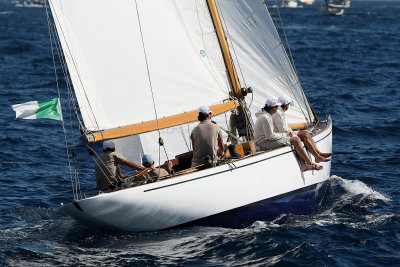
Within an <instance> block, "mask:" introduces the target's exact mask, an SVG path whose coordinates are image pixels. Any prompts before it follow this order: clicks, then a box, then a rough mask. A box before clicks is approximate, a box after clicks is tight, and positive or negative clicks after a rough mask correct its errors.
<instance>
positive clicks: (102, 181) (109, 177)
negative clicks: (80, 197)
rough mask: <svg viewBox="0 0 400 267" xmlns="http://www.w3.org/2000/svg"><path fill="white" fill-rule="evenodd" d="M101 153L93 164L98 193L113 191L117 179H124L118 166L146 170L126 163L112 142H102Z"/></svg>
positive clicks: (132, 163) (140, 166) (131, 163)
mask: <svg viewBox="0 0 400 267" xmlns="http://www.w3.org/2000/svg"><path fill="white" fill-rule="evenodd" d="M103 152H104V153H103V154H101V155H100V156H99V157H98V158H97V159H96V162H95V171H96V183H97V188H98V189H99V190H100V191H106V190H112V189H115V186H116V185H117V183H118V181H119V179H120V178H122V179H123V178H125V176H124V175H123V174H122V172H121V169H120V166H119V165H123V166H125V167H128V168H131V169H133V170H138V171H140V170H145V169H146V168H145V167H143V166H142V165H140V164H137V163H135V162H131V161H128V160H126V159H125V157H124V156H122V155H121V154H119V153H116V152H115V144H114V141H113V140H107V141H104V142H103Z"/></svg>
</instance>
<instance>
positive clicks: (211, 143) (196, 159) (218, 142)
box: [190, 106, 225, 167]
mask: <svg viewBox="0 0 400 267" xmlns="http://www.w3.org/2000/svg"><path fill="white" fill-rule="evenodd" d="M211 114H212V111H211V110H210V109H209V108H208V107H207V106H201V107H199V116H198V119H199V121H200V123H199V124H198V125H197V126H196V127H195V128H194V129H193V131H192V133H191V135H190V139H191V140H192V145H193V158H192V167H195V166H198V165H202V164H205V163H208V161H207V160H206V158H207V156H209V157H210V158H211V162H212V163H216V162H217V161H218V155H220V156H223V155H224V148H225V146H224V141H223V139H222V132H221V129H220V128H219V127H218V125H216V124H215V123H213V122H211Z"/></svg>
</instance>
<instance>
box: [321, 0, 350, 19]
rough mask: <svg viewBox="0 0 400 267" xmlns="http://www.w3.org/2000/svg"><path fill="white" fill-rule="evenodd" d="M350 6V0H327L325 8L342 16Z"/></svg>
mask: <svg viewBox="0 0 400 267" xmlns="http://www.w3.org/2000/svg"><path fill="white" fill-rule="evenodd" d="M349 7H350V0H325V8H326V11H328V12H329V14H332V15H335V16H341V15H343V13H344V10H345V9H346V8H349Z"/></svg>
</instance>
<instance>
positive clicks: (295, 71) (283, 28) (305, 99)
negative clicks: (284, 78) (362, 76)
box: [264, 0, 312, 122]
mask: <svg viewBox="0 0 400 267" xmlns="http://www.w3.org/2000/svg"><path fill="white" fill-rule="evenodd" d="M264 3H265V6H266V9H267V12H268V13H270V12H269V10H268V3H267V2H266V0H264ZM274 3H275V6H276V11H277V13H278V17H279V21H280V23H281V27H282V31H283V34H284V36H285V41H286V45H287V47H288V50H289V55H290V57H289V56H288V55H287V52H286V49H284V48H283V49H284V51H285V54H286V56H287V57H288V58H289V62H290V64H291V66H292V69H293V71H294V73H295V74H296V79H297V83H298V85H299V87H300V89H301V92H302V97H303V101H304V103H305V104H306V107H307V104H308V106H309V105H310V104H309V103H308V100H307V98H306V96H305V93H304V89H303V87H302V85H301V83H300V79H299V75H298V73H297V69H296V66H295V64H294V59H293V55H292V51H291V49H290V45H289V41H288V39H287V36H286V31H285V27H284V26H283V21H282V18H281V14H280V12H279V8H278V4H277V3H276V0H274ZM272 22H273V21H272ZM273 24H274V26H275V23H274V22H273ZM275 31H276V33H277V34H278V36H279V33H278V30H277V29H276V26H275ZM300 110H301V112H302V113H303V115H304V117H306V115H305V114H304V111H303V109H302V108H301V107H300ZM307 113H308V119H309V120H310V122H311V121H312V119H311V118H312V117H311V114H310V108H307ZM306 118H307V117H306Z"/></svg>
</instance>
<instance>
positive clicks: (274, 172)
mask: <svg viewBox="0 0 400 267" xmlns="http://www.w3.org/2000/svg"><path fill="white" fill-rule="evenodd" d="M314 140H315V141H316V143H317V146H318V148H319V149H320V150H321V151H323V152H331V151H332V125H331V122H330V121H329V123H328V126H327V127H326V129H325V130H324V131H322V132H321V133H319V134H318V135H316V136H315V137H314ZM321 165H323V167H324V168H323V170H321V171H308V172H304V173H303V172H301V171H300V169H299V165H298V162H297V160H296V157H295V154H294V153H293V152H292V151H291V148H290V147H282V148H280V149H277V150H274V151H270V152H265V153H262V154H258V155H255V156H251V157H247V158H243V159H240V160H237V161H235V162H234V163H233V164H225V165H221V166H217V167H214V168H210V169H205V170H202V171H197V172H194V173H191V174H187V175H183V176H178V177H174V178H170V179H166V180H161V181H158V182H155V183H151V184H145V185H142V186H138V187H134V188H129V189H124V190H120V191H116V192H112V193H103V194H100V195H97V196H93V197H89V198H86V199H82V200H79V201H78V202H76V203H75V204H74V203H69V204H67V205H64V206H62V207H61V209H62V211H63V212H65V213H66V214H68V215H70V216H71V217H73V218H75V219H76V220H78V221H80V222H82V223H84V224H86V225H88V226H90V227H98V228H106V229H109V230H122V231H135V232H139V231H155V230H160V229H165V228H170V227H174V226H178V225H182V224H186V223H190V222H193V221H196V220H199V219H202V218H209V217H210V216H213V215H216V214H222V213H224V212H226V211H232V210H235V209H237V208H240V207H245V206H248V205H251V204H253V203H259V202H260V201H261V202H262V201H268V200H271V201H272V200H274V201H277V200H282V199H279V196H288V193H290V192H296V191H297V192H299V191H301V190H304V189H305V188H310V187H311V186H312V185H317V184H323V183H324V182H325V181H326V180H327V179H328V178H329V176H330V169H331V163H330V162H326V163H322V164H321ZM318 203H319V201H318ZM318 203H317V205H318ZM264 215H265V214H264Z"/></svg>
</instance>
